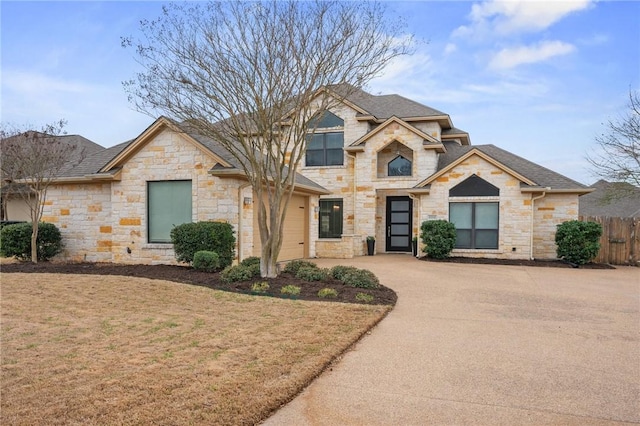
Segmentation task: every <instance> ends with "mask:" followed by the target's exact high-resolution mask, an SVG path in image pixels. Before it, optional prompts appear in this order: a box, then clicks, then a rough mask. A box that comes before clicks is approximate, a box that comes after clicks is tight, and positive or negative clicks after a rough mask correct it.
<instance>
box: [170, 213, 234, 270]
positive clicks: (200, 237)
mask: <svg viewBox="0 0 640 426" xmlns="http://www.w3.org/2000/svg"><path fill="white" fill-rule="evenodd" d="M171 242H172V243H173V250H174V251H175V253H176V259H177V260H178V262H185V263H193V256H194V255H195V253H196V252H198V251H202V250H205V251H215V252H216V253H218V256H219V258H220V267H221V268H224V267H227V266H229V265H231V262H232V261H233V256H234V247H235V244H236V239H235V237H234V236H233V227H232V226H231V224H229V223H223V222H194V223H183V224H182V225H178V226H175V227H174V228H173V229H172V230H171Z"/></svg>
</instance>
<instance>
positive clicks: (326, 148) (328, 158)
mask: <svg viewBox="0 0 640 426" xmlns="http://www.w3.org/2000/svg"><path fill="white" fill-rule="evenodd" d="M343 146H344V133H343V132H332V133H315V134H312V135H309V136H307V162H306V165H307V166H341V165H342V164H343V161H344V154H343V153H342V148H343Z"/></svg>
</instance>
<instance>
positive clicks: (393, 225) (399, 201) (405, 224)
mask: <svg viewBox="0 0 640 426" xmlns="http://www.w3.org/2000/svg"><path fill="white" fill-rule="evenodd" d="M412 219H413V203H412V202H411V198H409V197H387V244H386V249H387V250H386V251H411V228H412Z"/></svg>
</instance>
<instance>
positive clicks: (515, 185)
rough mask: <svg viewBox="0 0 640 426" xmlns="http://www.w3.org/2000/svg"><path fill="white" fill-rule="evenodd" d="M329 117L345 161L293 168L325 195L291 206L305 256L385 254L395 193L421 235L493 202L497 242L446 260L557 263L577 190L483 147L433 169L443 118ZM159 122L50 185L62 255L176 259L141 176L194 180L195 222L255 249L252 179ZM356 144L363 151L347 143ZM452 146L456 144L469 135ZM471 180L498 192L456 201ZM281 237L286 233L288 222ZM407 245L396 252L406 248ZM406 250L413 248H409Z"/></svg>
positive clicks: (246, 251) (49, 214) (49, 213)
mask: <svg viewBox="0 0 640 426" xmlns="http://www.w3.org/2000/svg"><path fill="white" fill-rule="evenodd" d="M332 113H333V114H335V115H336V116H338V117H340V118H341V119H342V120H343V121H344V126H343V127H340V128H328V129H320V131H328V132H336V131H341V132H343V134H344V147H345V151H344V157H343V164H342V165H334V166H313V167H312V166H306V164H304V160H303V164H302V165H301V167H300V168H299V173H301V174H303V175H304V176H305V177H307V178H309V179H311V180H312V181H314V182H315V183H317V184H318V185H321V186H322V187H324V188H325V189H327V190H328V191H329V192H330V193H329V194H324V195H313V194H317V193H322V191H317V192H313V191H310V192H309V193H307V194H300V195H302V196H303V197H304V199H303V200H302V201H301V202H300V203H299V204H303V205H300V206H297V207H296V208H300V209H307V210H306V211H305V213H304V214H298V215H295V216H297V217H302V219H298V220H304V221H305V224H304V226H303V227H300V226H296V229H299V230H300V231H299V233H304V234H306V235H304V238H303V239H304V243H298V241H299V240H298V239H297V238H296V241H295V244H296V246H297V245H298V244H303V245H304V255H305V256H308V257H336V258H350V257H353V256H361V255H364V254H366V238H367V236H373V237H375V238H376V252H377V253H384V252H385V251H386V250H387V244H386V241H387V238H388V233H389V229H390V228H389V225H388V224H387V211H386V209H387V201H388V200H389V197H402V199H403V201H402V202H403V203H404V202H405V201H409V203H410V204H409V205H410V206H411V208H412V213H413V215H412V216H411V227H410V228H405V229H409V231H407V232H409V236H410V237H418V236H419V233H420V225H421V223H422V222H423V221H425V220H429V219H445V220H448V219H449V206H450V203H451V202H456V201H457V202H478V201H491V202H497V203H498V205H499V225H498V226H499V228H498V248H497V249H493V250H477V249H474V250H460V249H456V250H454V252H453V255H459V256H468V257H495V258H516V259H527V258H555V243H554V235H555V231H556V226H557V225H558V224H559V223H562V222H564V221H566V220H572V219H577V217H578V194H577V193H568V192H562V191H555V192H554V191H548V192H547V190H544V189H541V188H539V189H537V190H536V191H537V192H536V191H532V190H530V191H525V190H523V189H524V187H523V186H522V183H523V177H522V176H519V175H518V174H517V173H515V172H512V171H511V170H510V169H508V168H507V167H504V166H503V165H501V164H500V163H498V162H496V161H494V160H492V159H491V158H488V157H486V156H485V155H486V154H482V155H479V154H478V153H477V152H476V153H472V154H473V155H468V156H465V157H459V158H460V159H459V160H456V162H455V163H453V164H451V165H450V166H449V167H448V168H447V169H445V171H443V172H438V161H439V158H440V155H441V154H442V153H443V152H444V151H445V146H444V145H443V144H442V143H441V141H442V138H443V128H442V127H441V126H442V125H445V126H446V125H450V123H449V124H447V120H448V118H443V116H442V115H436V116H435V118H433V119H431V120H430V119H428V118H425V119H424V120H422V119H421V120H422V121H411V122H406V121H403V120H401V119H399V118H397V117H391V118H389V119H386V120H374V119H372V118H370V117H368V118H366V119H363V118H362V117H363V115H362V112H361V111H357V110H356V109H354V108H351V107H350V106H348V105H346V104H345V105H342V106H341V107H339V108H335V109H332ZM420 117H422V116H421V115H420ZM162 120H164V119H159V121H157V122H156V123H154V125H153V126H151V127H150V129H152V130H148V131H145V133H143V134H142V135H141V136H139V137H138V139H136V141H134V142H133V143H132V145H130V148H127V149H126V150H125V151H123V152H122V153H121V154H120V155H119V156H118V157H117V158H116V160H114V161H115V163H113V164H111V166H112V167H113V168H114V170H118V173H117V175H115V178H114V179H113V180H112V181H99V182H98V181H96V182H95V183H68V184H56V185H53V186H52V187H51V189H50V191H49V197H48V201H47V203H46V205H45V209H44V211H45V213H44V218H43V219H44V220H45V221H49V222H53V223H55V224H57V225H58V226H59V228H60V229H61V231H62V233H63V238H64V242H65V244H66V247H65V251H64V253H63V255H62V257H63V258H65V259H69V260H74V261H104V262H118V263H149V264H153V263H175V257H174V252H173V249H172V246H171V244H153V243H149V242H148V236H147V226H148V220H147V187H148V183H147V182H150V181H170V180H189V181H191V182H192V194H191V196H192V220H193V221H225V222H228V223H230V224H232V226H233V227H234V230H235V232H236V239H237V247H236V254H237V256H238V258H239V259H244V258H246V257H249V256H252V255H255V254H256V252H259V247H260V239H259V233H258V232H257V226H256V223H257V222H256V211H255V208H254V207H255V205H256V204H255V202H256V200H255V196H254V194H253V191H252V188H251V187H250V186H249V185H248V184H247V181H246V180H244V179H241V178H238V177H221V176H217V175H212V174H211V173H210V172H209V171H210V170H211V168H212V167H213V166H214V165H216V162H217V161H218V157H216V155H215V154H213V153H212V152H211V151H209V150H208V149H206V148H204V147H203V146H200V145H199V144H198V143H197V142H195V140H193V139H191V138H190V137H188V136H186V135H184V134H181V133H176V132H174V131H172V130H170V129H171V128H172V127H171V126H170V125H168V124H167V122H166V121H164V122H163V121H162ZM443 120H444V121H443ZM334 122H335V121H334ZM158 123H160V124H158ZM162 123H165V124H162ZM154 126H155V127H154ZM446 128H447V129H450V127H446ZM153 129H155V130H153ZM454 130H456V129H454ZM356 141H358V146H356V147H354V146H352V144H353V143H354V142H356ZM448 141H449V142H457V143H458V144H459V145H463V143H464V144H466V141H468V139H466V140H450V139H449V140H448ZM459 148H461V146H459ZM399 156H400V157H403V158H404V159H406V160H408V161H409V162H410V166H411V168H410V173H409V172H407V175H404V176H393V175H390V172H389V163H390V162H391V161H393V160H394V159H397V158H398V157H399ZM489 160H491V161H489ZM402 161H404V160H402ZM116 163H117V164H116ZM405 170H408V169H404V170H403V173H402V174H404V173H405ZM472 175H476V176H478V177H480V178H481V179H483V180H485V181H486V182H489V183H490V184H491V185H493V186H495V187H497V188H499V195H496V196H492V197H454V198H455V199H452V197H450V196H449V191H450V189H451V188H453V187H455V186H456V185H458V184H460V183H461V182H463V181H464V180H466V179H467V178H469V177H470V176H472ZM80 180H82V179H79V181H80ZM525 180H526V178H525ZM424 185H426V186H424ZM310 194H311V195H310ZM322 199H340V200H342V202H343V204H342V208H343V211H342V218H343V223H342V225H343V226H342V235H341V237H340V238H319V205H320V200H322ZM298 201H300V200H298ZM13 207H14V206H12V208H13ZM16 208H17V207H16ZM292 208H293V207H292ZM296 212H297V213H300V212H301V211H299V210H296ZM291 216H294V215H291ZM296 223H298V222H296ZM298 225H299V223H298ZM402 225H403V226H404V225H405V224H404V223H403V224H402ZM301 229H304V231H302V230H301ZM284 232H285V233H286V232H287V228H286V226H285V229H284ZM296 232H297V231H296ZM405 235H406V234H405ZM296 237H297V234H296ZM301 240H302V239H300V241H301ZM307 243H308V244H307ZM405 247H406V246H404V245H403V246H401V247H398V246H395V247H391V249H395V250H397V249H399V248H400V249H401V250H404V249H405ZM406 248H407V251H410V247H406Z"/></svg>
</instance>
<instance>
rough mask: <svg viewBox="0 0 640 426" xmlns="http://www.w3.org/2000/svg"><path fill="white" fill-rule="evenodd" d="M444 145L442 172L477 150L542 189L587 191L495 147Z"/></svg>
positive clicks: (558, 175) (439, 165)
mask: <svg viewBox="0 0 640 426" xmlns="http://www.w3.org/2000/svg"><path fill="white" fill-rule="evenodd" d="M444 145H445V147H446V150H447V152H446V153H445V154H442V155H440V158H439V159H438V170H442V169H443V168H445V167H447V166H448V165H449V164H451V163H453V162H455V161H456V160H457V159H459V158H460V157H462V156H463V155H465V154H466V153H468V152H469V151H471V150H473V149H477V150H478V151H481V152H482V153H484V154H486V155H488V156H489V157H491V158H493V159H494V160H496V161H498V162H499V163H501V164H503V165H504V166H506V167H508V168H510V169H511V170H513V171H515V172H517V173H519V174H521V175H522V176H524V177H526V178H528V179H530V180H531V181H533V182H535V183H536V185H538V186H541V187H543V188H546V187H550V188H552V189H571V190H574V189H575V190H584V189H587V186H585V185H583V184H581V183H578V182H576V181H574V180H572V179H569V178H568V177H566V176H563V175H561V174H559V173H556V172H554V171H553V170H549V169H547V168H546V167H542V166H540V165H539V164H536V163H532V162H531V161H529V160H525V159H524V158H522V157H519V156H517V155H515V154H512V153H510V152H508V151H505V150H504V149H501V148H498V147H497V146H495V145H474V146H468V145H465V146H460V145H458V144H457V143H454V142H444Z"/></svg>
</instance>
